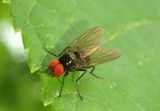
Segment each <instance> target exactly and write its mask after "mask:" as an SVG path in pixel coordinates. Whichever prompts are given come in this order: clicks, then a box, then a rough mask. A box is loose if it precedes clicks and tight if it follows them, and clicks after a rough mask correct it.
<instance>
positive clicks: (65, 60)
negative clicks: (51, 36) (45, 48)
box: [59, 53, 75, 71]
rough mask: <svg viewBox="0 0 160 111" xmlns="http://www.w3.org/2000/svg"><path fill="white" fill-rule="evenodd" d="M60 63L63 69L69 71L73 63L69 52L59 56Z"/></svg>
mask: <svg viewBox="0 0 160 111" xmlns="http://www.w3.org/2000/svg"><path fill="white" fill-rule="evenodd" d="M59 61H60V63H61V64H62V65H63V66H64V68H65V70H68V71H70V70H71V68H72V66H74V65H75V62H74V58H73V57H72V55H71V54H70V53H65V54H63V55H62V56H61V57H60V58H59Z"/></svg>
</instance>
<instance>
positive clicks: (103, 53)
mask: <svg viewBox="0 0 160 111" xmlns="http://www.w3.org/2000/svg"><path fill="white" fill-rule="evenodd" d="M103 33H104V30H103V28H100V27H93V28H91V29H89V30H88V31H87V32H85V33H84V34H82V35H81V36H80V37H79V38H78V39H76V40H75V41H73V42H72V43H71V45H70V46H69V47H68V48H67V49H66V50H65V52H66V53H67V52H74V51H78V52H80V53H81V58H82V59H83V58H86V57H89V61H88V62H87V65H86V66H84V67H90V66H95V65H97V64H101V63H104V62H109V61H111V60H114V59H116V58H118V57H120V55H121V51H120V50H118V49H108V50H103V49H102V47H101V46H100V40H101V38H102V35H103Z"/></svg>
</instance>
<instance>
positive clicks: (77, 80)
mask: <svg viewBox="0 0 160 111" xmlns="http://www.w3.org/2000/svg"><path fill="white" fill-rule="evenodd" d="M78 71H83V73H82V74H81V75H80V76H79V77H78V78H77V79H76V89H77V93H78V95H79V97H80V99H81V100H83V98H82V96H81V94H80V92H79V87H78V82H79V80H80V79H81V78H82V77H83V76H84V74H85V73H86V70H85V69H80V70H78Z"/></svg>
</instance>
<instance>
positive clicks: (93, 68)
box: [90, 66, 104, 79]
mask: <svg viewBox="0 0 160 111" xmlns="http://www.w3.org/2000/svg"><path fill="white" fill-rule="evenodd" d="M90 68H92V69H91V71H90V74H91V75H92V76H94V77H96V78H99V79H104V78H103V77H100V76H97V75H96V74H94V73H93V71H94V70H95V66H92V67H90Z"/></svg>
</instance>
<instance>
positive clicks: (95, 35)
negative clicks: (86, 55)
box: [66, 27, 104, 52]
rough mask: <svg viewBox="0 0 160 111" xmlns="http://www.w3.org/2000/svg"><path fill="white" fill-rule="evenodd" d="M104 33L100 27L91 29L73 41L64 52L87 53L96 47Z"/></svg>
mask: <svg viewBox="0 0 160 111" xmlns="http://www.w3.org/2000/svg"><path fill="white" fill-rule="evenodd" d="M103 33H104V29H103V28H101V27H93V28H91V29H89V30H88V31H87V32H85V33H84V34H82V35H81V36H80V37H79V38H78V39H76V40H75V41H73V42H72V43H71V45H70V46H69V47H68V48H67V49H66V51H80V52H83V51H85V52H86V51H87V50H90V49H92V48H94V47H96V46H97V45H98V44H99V42H100V40H101V37H102V35H103Z"/></svg>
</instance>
